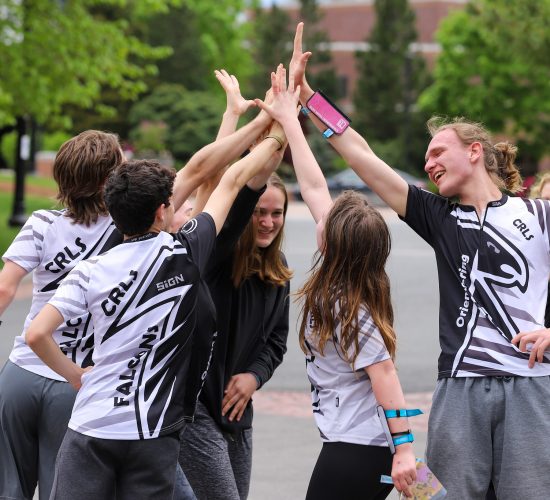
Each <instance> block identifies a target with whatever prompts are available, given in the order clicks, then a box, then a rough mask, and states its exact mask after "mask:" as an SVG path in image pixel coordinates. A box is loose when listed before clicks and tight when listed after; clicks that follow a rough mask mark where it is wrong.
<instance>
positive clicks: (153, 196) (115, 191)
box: [104, 160, 176, 236]
mask: <svg viewBox="0 0 550 500" xmlns="http://www.w3.org/2000/svg"><path fill="white" fill-rule="evenodd" d="M175 177H176V171H175V170H174V169H173V168H170V167H166V166H164V165H161V164H160V163H159V162H158V161H154V160H132V161H126V162H124V163H122V164H121V165H120V166H119V167H118V168H117V169H115V170H114V171H113V172H112V173H111V175H110V176H109V177H108V179H107V182H106V183H105V190H104V198H105V204H106V205H107V208H108V209H109V213H110V214H111V217H112V218H113V220H114V222H115V224H116V226H117V228H118V229H119V231H121V232H122V233H123V234H125V235H126V236H135V235H139V234H143V233H145V232H147V230H148V229H149V228H150V227H151V226H152V225H153V222H154V221H155V212H156V210H157V208H158V207H160V206H161V205H162V204H164V205H166V206H169V205H170V197H171V196H172V188H173V186H174V179H175Z"/></svg>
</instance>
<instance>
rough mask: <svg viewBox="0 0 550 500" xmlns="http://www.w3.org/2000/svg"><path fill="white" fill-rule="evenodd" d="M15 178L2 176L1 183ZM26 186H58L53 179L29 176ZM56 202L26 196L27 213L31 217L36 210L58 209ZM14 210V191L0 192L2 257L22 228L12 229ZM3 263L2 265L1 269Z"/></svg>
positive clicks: (0, 264) (46, 198)
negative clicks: (11, 221) (11, 218)
mask: <svg viewBox="0 0 550 500" xmlns="http://www.w3.org/2000/svg"><path fill="white" fill-rule="evenodd" d="M12 180H13V176H12V175H9V174H3V173H2V174H0V181H3V182H6V181H12ZM25 184H26V185H28V186H39V187H48V188H52V189H56V184H55V182H54V181H53V179H45V178H40V177H34V176H30V175H29V176H27V177H26V179H25ZM56 207H57V205H56V201H55V199H54V198H53V197H47V196H33V195H29V194H28V195H26V196H25V212H26V213H27V214H28V215H30V214H31V213H32V212H33V211H34V210H39V209H41V208H56ZM12 210H13V191H10V192H2V191H0V214H1V215H0V256H1V255H3V254H4V252H5V251H6V249H7V248H8V246H9V245H10V243H11V242H12V241H13V239H14V238H15V236H16V235H17V233H18V232H19V230H20V228H18V227H10V226H9V225H8V220H9V218H10V216H11V214H12ZM1 266H3V263H0V267H1Z"/></svg>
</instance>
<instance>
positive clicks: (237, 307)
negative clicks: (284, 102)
mask: <svg viewBox="0 0 550 500" xmlns="http://www.w3.org/2000/svg"><path fill="white" fill-rule="evenodd" d="M262 193H263V191H261V192H255V191H252V190H251V189H249V188H247V187H245V188H243V189H242V190H241V192H240V193H239V195H238V196H237V199H236V200H235V203H234V204H233V206H232V208H231V210H230V213H229V215H228V217H227V220H226V222H225V224H224V227H223V229H222V230H221V232H220V234H219V235H218V238H217V239H216V248H215V250H214V252H213V254H212V256H211V259H210V261H209V264H208V267H207V270H206V273H205V279H206V282H207V284H208V286H209V288H210V293H211V295H212V299H213V300H214V303H215V305H216V311H217V326H218V335H217V339H216V344H215V346H214V350H213V356H212V360H211V363H210V369H209V371H208V375H207V377H206V381H205V384H204V387H203V390H202V392H201V396H200V400H201V401H202V403H203V404H204V405H205V406H206V408H207V409H208V411H209V413H210V415H211V416H212V418H213V419H214V421H215V422H217V423H218V425H220V427H222V429H224V430H226V431H228V432H238V431H239V430H242V429H246V428H249V427H250V426H251V425H252V400H251V401H250V402H249V403H248V406H247V408H246V410H245V412H244V414H243V416H242V418H241V420H240V422H236V421H233V422H229V420H228V419H227V418H226V417H222V414H221V411H222V400H223V396H224V389H225V387H226V386H227V383H228V382H229V379H230V378H231V377H232V376H233V375H236V374H238V373H246V372H251V373H253V374H254V375H256V377H257V378H258V380H259V381H260V386H261V385H263V384H264V383H265V382H267V381H268V380H269V379H270V378H271V376H272V375H273V372H274V371H275V369H276V368H277V367H278V366H279V365H280V364H281V362H282V360H283V355H284V354H285V352H286V340H287V336H288V315H289V304H288V296H289V292H290V286H289V283H288V282H287V284H286V285H285V286H273V285H270V284H268V283H265V282H264V281H262V280H261V279H259V278H258V277H257V276H255V275H254V276H252V277H250V278H248V279H246V280H245V281H243V283H241V285H240V286H239V287H238V288H235V287H234V286H233V281H232V278H231V273H232V267H233V257H234V250H235V245H236V243H237V241H238V239H239V237H240V235H241V233H242V231H243V230H244V228H245V227H246V224H247V223H248V221H249V220H250V217H251V216H252V214H253V212H254V208H255V206H256V203H257V202H258V199H259V197H260V196H261V194H262ZM282 257H283V259H284V255H283V256H282Z"/></svg>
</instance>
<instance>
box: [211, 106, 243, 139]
mask: <svg viewBox="0 0 550 500" xmlns="http://www.w3.org/2000/svg"><path fill="white" fill-rule="evenodd" d="M238 123H239V115H236V114H235V113H232V112H231V111H226V112H225V113H224V114H223V116H222V122H221V124H220V128H219V130H218V135H217V136H216V140H219V139H223V138H224V137H227V136H228V135H231V134H232V133H233V132H235V130H237V124H238Z"/></svg>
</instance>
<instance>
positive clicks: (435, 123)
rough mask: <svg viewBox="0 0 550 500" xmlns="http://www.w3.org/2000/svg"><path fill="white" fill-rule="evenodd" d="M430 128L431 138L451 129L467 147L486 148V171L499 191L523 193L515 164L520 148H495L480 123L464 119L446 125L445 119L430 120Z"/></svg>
mask: <svg viewBox="0 0 550 500" xmlns="http://www.w3.org/2000/svg"><path fill="white" fill-rule="evenodd" d="M427 127H428V130H429V132H430V135H431V136H432V137H433V136H435V134H437V133H438V132H441V131H442V130H446V129H451V130H454V131H455V133H456V135H457V136H458V138H459V139H460V140H461V142H462V144H464V145H465V146H469V145H470V144H472V143H474V142H479V143H480V144H481V146H482V147H483V159H484V161H485V169H486V170H487V172H488V173H489V175H490V176H491V178H492V179H493V182H494V183H495V184H496V185H497V186H498V187H499V189H507V190H508V191H510V192H511V193H517V192H519V191H522V190H523V186H522V183H523V180H522V178H521V175H520V173H519V170H518V167H517V166H516V165H515V163H514V162H515V160H516V155H517V152H518V148H517V147H516V146H514V145H513V144H510V143H509V142H499V143H497V144H493V142H492V139H491V135H490V134H489V132H488V131H487V129H486V128H485V127H484V126H483V125H482V124H481V123H476V122H471V121H469V120H466V119H465V118H462V117H459V118H454V119H453V120H452V121H450V122H447V121H445V118H442V117H440V116H433V117H432V118H430V119H429V120H428V123H427Z"/></svg>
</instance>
